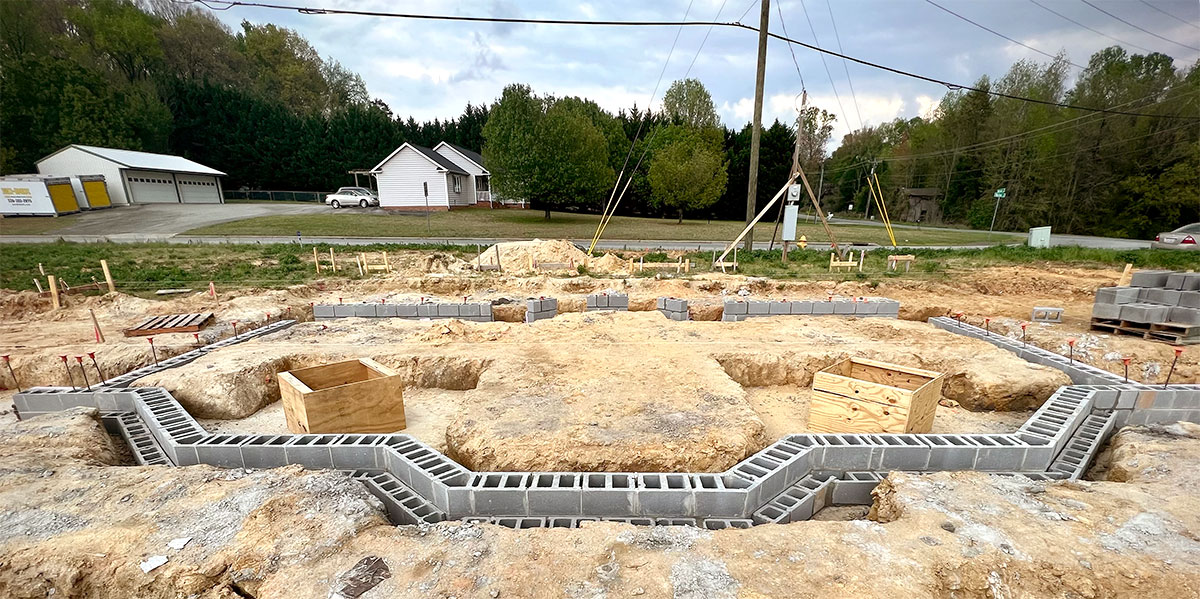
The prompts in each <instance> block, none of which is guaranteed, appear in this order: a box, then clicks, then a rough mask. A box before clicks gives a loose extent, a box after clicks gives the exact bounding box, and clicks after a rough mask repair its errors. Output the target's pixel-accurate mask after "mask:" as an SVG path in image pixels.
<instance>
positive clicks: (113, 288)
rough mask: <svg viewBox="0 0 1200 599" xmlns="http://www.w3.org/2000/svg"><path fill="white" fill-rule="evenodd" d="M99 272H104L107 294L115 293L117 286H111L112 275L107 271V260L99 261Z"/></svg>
mask: <svg viewBox="0 0 1200 599" xmlns="http://www.w3.org/2000/svg"><path fill="white" fill-rule="evenodd" d="M100 270H103V271H104V282H105V283H107V284H108V292H109V293H115V292H116V291H117V286H116V285H113V279H112V273H111V272H109V271H108V260H101V261H100Z"/></svg>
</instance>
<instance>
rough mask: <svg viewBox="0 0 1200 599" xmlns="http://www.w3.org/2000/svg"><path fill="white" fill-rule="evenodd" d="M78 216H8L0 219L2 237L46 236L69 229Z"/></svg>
mask: <svg viewBox="0 0 1200 599" xmlns="http://www.w3.org/2000/svg"><path fill="white" fill-rule="evenodd" d="M78 219H79V215H78V214H67V215H64V216H58V217H53V216H8V217H5V218H0V235H45V234H47V233H53V232H55V231H57V230H59V229H62V228H64V227H69V226H71V225H73V224H75V222H76V221H77V220H78Z"/></svg>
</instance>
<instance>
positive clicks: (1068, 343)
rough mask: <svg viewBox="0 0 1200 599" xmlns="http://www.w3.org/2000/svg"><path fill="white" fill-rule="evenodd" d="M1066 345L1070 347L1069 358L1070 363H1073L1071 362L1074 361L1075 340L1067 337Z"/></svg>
mask: <svg viewBox="0 0 1200 599" xmlns="http://www.w3.org/2000/svg"><path fill="white" fill-rule="evenodd" d="M1067 347H1069V348H1071V353H1070V356H1071V357H1070V360H1071V363H1072V364H1073V363H1075V340H1074V339H1067Z"/></svg>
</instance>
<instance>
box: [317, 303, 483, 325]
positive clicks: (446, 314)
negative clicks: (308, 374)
mask: <svg viewBox="0 0 1200 599" xmlns="http://www.w3.org/2000/svg"><path fill="white" fill-rule="evenodd" d="M354 317H357V318H404V319H408V320H424V319H435V318H457V319H459V320H471V321H475V322H492V320H493V319H492V304H491V303H490V302H462V303H434V302H422V303H416V304H384V303H380V304H370V303H356V304H316V305H314V306H313V320H329V319H333V318H354Z"/></svg>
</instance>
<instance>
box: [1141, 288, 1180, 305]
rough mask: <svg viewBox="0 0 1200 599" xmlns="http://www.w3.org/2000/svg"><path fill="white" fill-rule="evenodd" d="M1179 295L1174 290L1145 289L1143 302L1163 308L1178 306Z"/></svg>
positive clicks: (1178, 292)
mask: <svg viewBox="0 0 1200 599" xmlns="http://www.w3.org/2000/svg"><path fill="white" fill-rule="evenodd" d="M1181 293H1182V292H1180V291H1176V290H1174V289H1147V290H1146V300H1145V301H1146V302H1149V303H1151V304H1160V305H1163V306H1178V305H1179V297H1180V295H1181Z"/></svg>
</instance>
